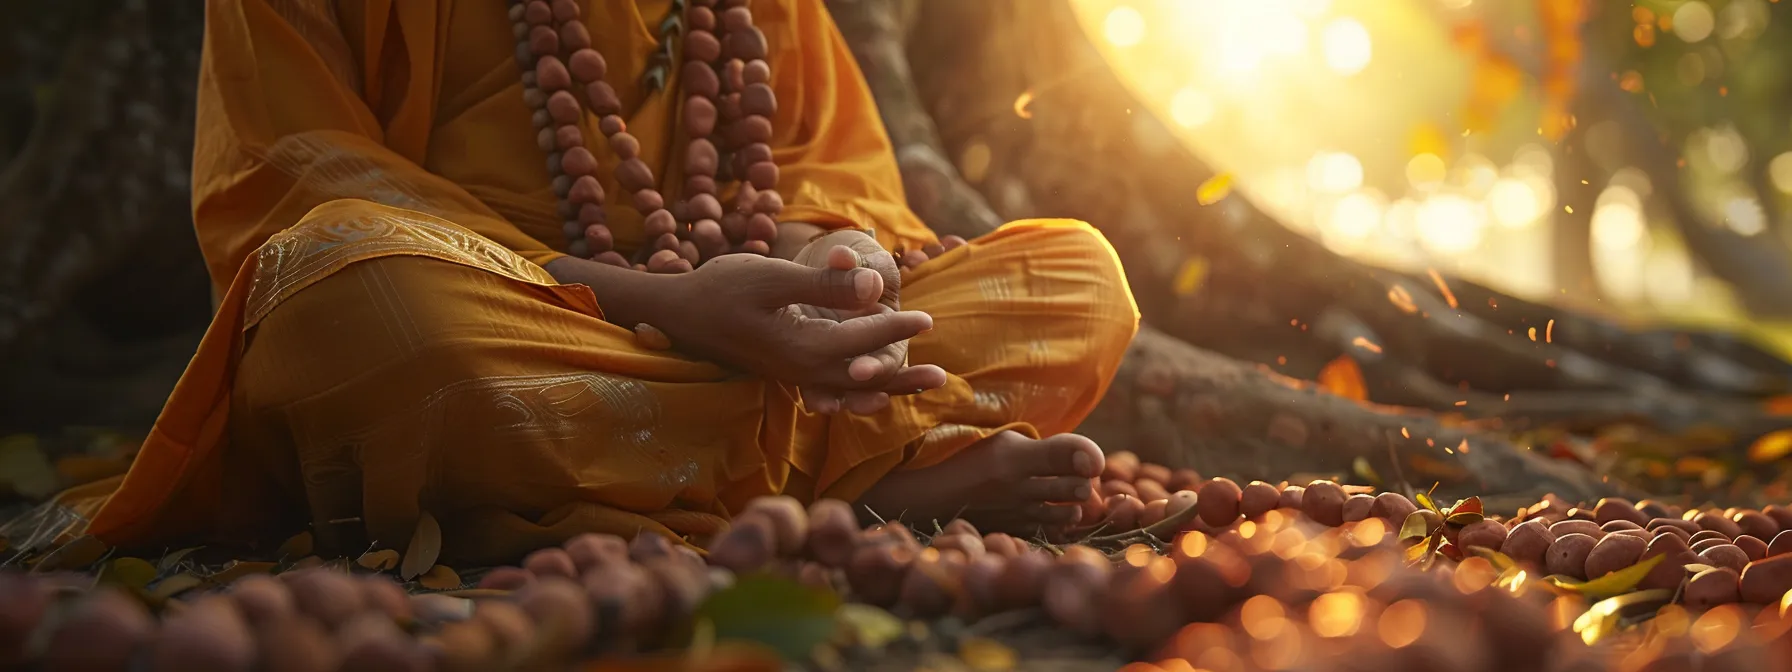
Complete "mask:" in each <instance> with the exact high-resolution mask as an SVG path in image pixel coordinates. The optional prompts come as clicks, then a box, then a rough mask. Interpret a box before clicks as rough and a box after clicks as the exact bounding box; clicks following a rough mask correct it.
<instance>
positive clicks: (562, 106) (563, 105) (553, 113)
mask: <svg viewBox="0 0 1792 672" xmlns="http://www.w3.org/2000/svg"><path fill="white" fill-rule="evenodd" d="M580 111H581V110H580V109H579V99H577V98H574V97H572V92H570V91H555V92H554V94H553V95H551V96H548V116H550V117H553V118H554V122H555V123H557V124H560V125H562V126H565V125H567V124H573V123H578V121H579V113H580Z"/></svg>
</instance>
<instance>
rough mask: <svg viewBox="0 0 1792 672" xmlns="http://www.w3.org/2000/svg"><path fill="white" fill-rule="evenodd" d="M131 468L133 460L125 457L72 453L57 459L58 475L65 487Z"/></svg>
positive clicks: (120, 472) (62, 485) (109, 475)
mask: <svg viewBox="0 0 1792 672" xmlns="http://www.w3.org/2000/svg"><path fill="white" fill-rule="evenodd" d="M130 470H131V461H130V460H129V459H125V458H117V457H95V456H92V455H70V456H68V457H64V458H62V459H59V460H56V477H57V479H58V480H59V481H60V482H61V487H63V488H72V487H74V486H77V485H86V484H88V483H92V482H94V481H97V480H100V479H103V478H111V477H113V476H117V475H119V474H122V473H124V472H127V471H130Z"/></svg>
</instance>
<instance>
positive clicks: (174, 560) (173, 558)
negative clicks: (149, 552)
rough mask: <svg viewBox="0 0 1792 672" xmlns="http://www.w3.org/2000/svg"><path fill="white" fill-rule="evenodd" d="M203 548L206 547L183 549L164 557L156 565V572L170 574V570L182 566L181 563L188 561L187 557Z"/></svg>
mask: <svg viewBox="0 0 1792 672" xmlns="http://www.w3.org/2000/svg"><path fill="white" fill-rule="evenodd" d="M201 548H204V547H203V546H194V547H192V548H183V549H180V550H178V551H175V552H173V553H169V554H167V555H164V556H162V560H161V562H157V563H156V571H158V572H161V573H163V574H166V573H168V571H169V570H172V569H174V568H175V567H178V566H180V561H182V560H185V559H187V556H189V555H192V554H193V551H197V550H199V549H201Z"/></svg>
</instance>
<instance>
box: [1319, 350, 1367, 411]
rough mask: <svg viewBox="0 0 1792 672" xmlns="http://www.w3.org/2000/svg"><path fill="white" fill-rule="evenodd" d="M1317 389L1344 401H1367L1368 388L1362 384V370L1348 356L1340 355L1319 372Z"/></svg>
mask: <svg viewBox="0 0 1792 672" xmlns="http://www.w3.org/2000/svg"><path fill="white" fill-rule="evenodd" d="M1319 387H1321V388H1324V389H1325V391H1327V392H1330V393H1332V394H1335V395H1338V396H1340V397H1344V398H1346V399H1355V400H1357V401H1368V400H1369V386H1368V385H1367V384H1365V383H1364V382H1363V370H1362V369H1361V368H1360V367H1358V366H1357V365H1356V360H1354V359H1351V358H1350V356H1349V355H1341V356H1339V357H1338V358H1337V359H1334V360H1332V361H1331V362H1330V363H1327V364H1326V365H1325V368H1323V369H1320V370H1319Z"/></svg>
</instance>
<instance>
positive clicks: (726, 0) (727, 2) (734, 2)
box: [721, 0, 749, 9]
mask: <svg viewBox="0 0 1792 672" xmlns="http://www.w3.org/2000/svg"><path fill="white" fill-rule="evenodd" d="M748 1H749V0H722V5H721V6H722V8H723V9H728V8H730V7H745V6H747V2H748Z"/></svg>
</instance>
